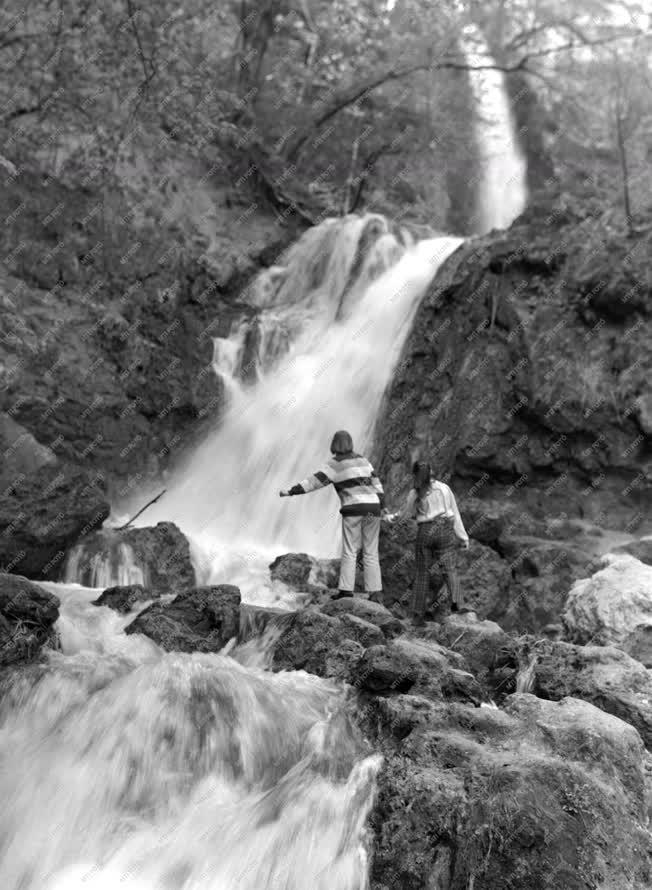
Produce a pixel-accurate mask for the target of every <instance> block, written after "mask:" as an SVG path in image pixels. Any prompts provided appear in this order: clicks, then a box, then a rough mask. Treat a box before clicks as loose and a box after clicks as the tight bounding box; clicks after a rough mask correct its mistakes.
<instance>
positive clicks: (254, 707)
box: [0, 79, 524, 890]
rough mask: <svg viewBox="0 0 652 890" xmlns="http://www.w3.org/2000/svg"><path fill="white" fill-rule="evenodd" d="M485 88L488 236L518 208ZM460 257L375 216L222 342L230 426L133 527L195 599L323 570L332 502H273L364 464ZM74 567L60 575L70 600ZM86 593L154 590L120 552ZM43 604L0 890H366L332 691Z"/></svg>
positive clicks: (26, 679) (240, 650)
mask: <svg viewBox="0 0 652 890" xmlns="http://www.w3.org/2000/svg"><path fill="white" fill-rule="evenodd" d="M492 83H493V86H492V87H491V89H493V92H491V89H490V90H489V92H488V93H486V96H488V101H489V102H490V104H491V102H494V100H495V102H497V103H498V106H495V103H494V108H493V110H494V111H495V110H496V107H497V108H498V113H497V114H496V115H495V116H494V117H493V118H491V114H490V117H489V118H488V119H487V123H486V127H485V129H484V130H482V131H481V134H480V135H481V138H482V139H483V140H484V144H485V148H486V158H487V163H486V166H485V169H484V172H483V176H484V180H483V182H484V184H483V191H482V199H481V206H482V207H483V208H484V211H483V212H484V216H483V218H482V228H483V229H485V230H486V229H488V228H491V227H492V226H494V225H506V224H507V223H509V222H510V221H511V219H512V218H513V217H514V216H515V215H516V213H518V212H519V210H520V209H521V207H522V203H523V199H524V187H523V181H522V180H523V177H522V173H523V170H522V167H521V166H519V164H520V160H519V158H518V153H517V152H516V149H515V142H514V138H513V134H512V133H511V122H510V120H509V113H508V109H507V104H506V102H505V97H504V95H503V94H502V86H501V84H500V82H499V81H497V80H495V79H494V80H493V81H492ZM485 92H486V91H485ZM492 96H493V99H492V98H491V97H492ZM501 103H502V104H501ZM491 111H492V108H489V109H488V112H489V113H491ZM490 118H491V119H490ZM482 126H485V124H484V123H483V125H482ZM492 134H493V135H492ZM494 137H495V139H496V140H497V139H502V140H503V145H506V146H507V149H505V150H504V151H497V150H495V148H496V147H495V145H494V147H493V148H492V147H491V145H490V143H491V140H492V139H494ZM460 243H461V239H459V238H449V237H441V238H433V239H429V240H425V241H421V242H419V243H417V244H414V243H413V242H412V239H411V238H410V237H409V235H408V234H407V232H406V231H404V230H401V229H398V228H397V227H396V226H392V225H390V224H389V223H388V222H387V221H386V220H385V219H383V218H382V217H380V216H378V215H374V214H368V215H366V216H363V217H356V216H349V217H345V218H343V219H337V220H336V219H332V220H326V221H325V222H323V223H321V224H320V225H319V226H316V227H314V228H313V229H311V230H310V231H308V232H306V234H305V235H304V236H303V237H302V238H301V239H300V240H299V241H298V242H297V243H296V244H295V245H294V246H293V247H292V248H290V250H289V251H288V252H287V254H286V255H285V256H284V257H283V258H281V260H280V261H279V264H278V265H277V266H275V267H273V268H272V269H269V270H267V271H266V272H265V273H263V274H262V275H261V276H259V278H258V279H257V280H256V281H255V282H254V284H253V286H252V287H251V289H250V292H249V294H248V301H249V303H250V308H251V312H250V313H247V315H246V316H243V317H242V318H241V319H238V320H237V321H236V323H235V324H234V327H233V330H232V332H231V334H230V336H229V337H226V338H221V339H220V338H218V339H216V340H215V353H214V368H215V372H216V374H218V375H219V376H220V377H221V379H222V381H223V383H224V386H225V391H226V394H227V397H228V402H229V404H228V408H227V410H226V412H225V413H224V416H223V417H222V418H221V419H220V422H219V426H217V427H216V429H215V430H214V431H213V432H212V433H211V434H210V435H209V436H208V437H207V438H206V441H205V442H204V443H203V444H202V445H201V446H200V447H199V448H197V449H196V450H195V451H194V452H193V453H192V454H191V455H190V456H189V458H187V460H186V461H185V463H184V464H183V465H181V466H178V467H176V468H175V472H174V474H173V477H172V478H171V479H170V480H169V481H168V482H167V489H168V490H167V492H166V494H165V495H164V496H163V497H162V498H161V499H160V500H159V501H158V502H157V503H156V504H155V505H154V506H152V507H151V508H150V509H148V510H146V511H145V513H143V515H142V516H141V518H140V519H139V520H138V524H140V525H152V524H154V523H156V522H157V521H160V520H172V521H174V522H176V523H177V524H178V525H179V526H180V527H181V528H182V530H183V531H185V532H186V533H187V535H188V537H189V539H190V542H191V550H192V554H193V559H194V563H195V566H196V569H197V575H198V580H199V581H200V582H206V581H229V582H231V583H235V584H239V585H240V587H241V588H242V590H243V594H244V596H245V598H246V599H247V600H248V601H249V602H251V601H255V602H275V603H276V604H278V605H281V606H283V605H285V606H287V605H288V603H287V602H286V601H283V600H282V598H281V600H280V602H279V596H280V594H279V592H278V591H277V590H272V589H270V587H269V584H270V582H269V578H268V572H267V564H268V563H269V562H270V561H271V559H272V558H273V557H274V556H275V555H277V554H278V553H280V552H283V551H284V550H306V551H308V552H311V553H313V554H315V555H325V556H328V555H332V554H334V553H335V552H336V549H337V539H338V531H339V530H338V514H337V508H338V506H339V504H338V501H337V498H336V495H335V494H334V492H333V491H332V490H330V489H326V490H323V491H320V492H318V493H315V494H312V495H308V496H306V497H302V498H289V499H287V500H284V501H281V500H279V498H278V491H279V489H280V488H284V487H286V486H289V485H291V484H293V483H295V482H298V481H299V480H300V479H301V478H303V477H305V476H306V475H307V474H309V473H310V472H312V471H313V470H315V469H317V468H318V466H319V465H320V463H321V462H322V461H323V460H324V459H325V458H326V457H327V455H328V446H329V442H330V438H331V435H332V433H333V432H334V431H335V430H336V429H340V428H346V429H348V430H350V431H351V433H352V434H353V437H354V441H355V445H356V448H357V449H358V450H360V451H367V450H368V449H369V447H370V446H371V443H372V438H373V435H374V424H375V422H376V417H377V414H378V409H379V406H380V404H381V400H382V397H383V392H384V390H385V388H386V386H387V384H388V382H389V380H390V378H391V375H392V372H393V370H394V368H395V365H396V362H397V361H398V358H399V355H400V352H401V349H402V346H403V343H404V341H405V337H406V336H407V333H408V331H409V329H410V326H411V324H412V321H413V318H414V314H415V312H416V309H417V307H418V305H419V302H420V300H421V299H422V297H423V296H424V294H425V293H426V291H427V289H428V286H429V285H430V283H431V282H432V279H433V278H434V276H435V273H436V271H437V269H438V268H439V266H440V265H441V263H442V262H443V261H444V260H445V259H446V257H448V256H449V255H450V254H451V253H452V252H453V251H454V250H455V249H456V247H457V246H458V245H459V244H460ZM114 519H115V517H114ZM116 524H120V523H119V522H117V523H116ZM108 537H110V536H108ZM108 537H107V539H108ZM82 556H83V549H79V550H76V551H74V552H73V553H72V554H71V556H70V559H69V562H68V565H67V577H68V578H69V579H70V580H74V579H75V578H76V577H77V572H78V569H79V565H80V563H79V560H80V559H81V558H82ZM76 561H77V562H76ZM93 578H94V583H97V584H98V585H101V586H107V585H110V584H116V583H134V582H138V581H145V582H146V581H147V578H146V567H142V566H138V565H136V564H135V561H134V557H133V553H131V552H129V551H128V550H126V549H121V548H120V547H119V546H118V548H117V549H116V550H115V552H113V551H112V552H111V553H110V554H109V553H108V552H107V554H98V555H97V559H96V561H95V563H94V564H93ZM48 586H49V587H50V589H52V590H53V591H54V592H56V594H57V595H58V596H59V597H60V598H61V601H62V609H61V617H60V619H59V622H58V630H59V633H60V638H61V643H62V651H61V652H52V653H50V655H49V663H48V665H47V668H46V669H45V670H43V671H41V670H37V671H35V672H32V671H27V672H24V673H22V674H19V675H16V676H15V677H13V679H11V680H10V681H8V682H7V683H5V687H4V690H2V691H3V693H4V694H3V697H2V698H1V699H0V751H1V752H2V755H1V756H2V759H1V761H0V800H1V801H2V807H1V808H0V890H118V888H123V887H124V888H126V890H366V888H367V887H368V879H367V871H368V867H367V858H366V857H367V853H366V843H365V840H366V838H365V831H366V829H365V824H366V820H367V816H368V813H369V809H370V807H371V805H372V802H373V795H374V789H375V776H376V773H377V771H378V769H379V767H380V759H379V758H378V757H377V756H367V755H368V752H366V751H365V750H364V745H363V744H362V742H361V740H360V739H359V738H358V737H357V735H356V733H355V732H354V730H353V729H352V727H351V724H350V722H349V720H348V719H347V702H346V698H345V692H344V691H343V690H342V689H341V688H339V687H337V686H336V685H334V684H330V683H327V682H325V681H323V680H320V679H318V678H316V677H312V676H309V675H307V674H305V673H303V672H288V673H277V674H273V673H271V672H269V671H267V670H265V668H266V667H267V662H268V652H267V650H266V649H265V646H264V645H263V643H262V642H260V641H257V640H256V639H248V640H247V641H246V642H241V643H240V644H238V645H235V644H234V642H233V641H232V643H231V644H230V646H229V649H228V655H227V654H226V652H223V653H221V654H219V655H203V654H201V655H200V654H194V655H184V654H179V653H172V654H166V653H164V652H162V651H161V650H160V649H159V648H158V647H157V646H156V645H155V644H154V643H153V642H151V641H149V640H147V639H145V638H144V637H141V636H139V635H133V636H127V635H125V634H124V633H123V629H124V627H125V625H126V623H127V622H128V621H130V620H131V618H132V617H133V616H118V615H117V614H115V613H113V612H111V611H110V610H108V609H106V608H98V607H95V606H93V605H91V601H92V599H94V598H95V597H96V596H97V594H98V592H99V590H97V589H88V588H82V587H79V586H77V585H70V584H68V585H48ZM247 608H248V607H244V610H243V617H244V618H245V620H244V622H243V626H245V627H246V628H248V632H247V635H248V636H252V635H255V630H256V619H255V614H254V613H253V612H247ZM249 631H250V632H251V633H249Z"/></svg>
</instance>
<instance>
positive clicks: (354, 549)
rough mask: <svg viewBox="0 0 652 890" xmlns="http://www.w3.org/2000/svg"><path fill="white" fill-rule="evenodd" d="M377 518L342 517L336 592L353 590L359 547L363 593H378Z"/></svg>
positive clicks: (380, 581)
mask: <svg viewBox="0 0 652 890" xmlns="http://www.w3.org/2000/svg"><path fill="white" fill-rule="evenodd" d="M379 532H380V516H342V562H341V563H340V590H351V591H352V590H354V589H355V563H356V557H357V554H358V550H359V549H360V547H362V564H363V566H364V589H365V590H366V591H367V593H372V592H374V591H377V590H382V587H383V582H382V580H381V577H380V563H379V562H378V534H379Z"/></svg>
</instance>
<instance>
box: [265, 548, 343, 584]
mask: <svg viewBox="0 0 652 890" xmlns="http://www.w3.org/2000/svg"><path fill="white" fill-rule="evenodd" d="M339 567H340V561H339V559H317V558H316V557H314V556H309V555H308V554H307V553H284V554H282V555H281V556H277V557H276V559H275V560H274V562H272V563H271V564H270V566H269V571H270V575H271V578H272V580H273V581H282V582H283V583H284V584H286V585H287V586H288V587H290V588H292V590H298V591H301V592H304V591H308V592H310V591H313V590H315V589H318V590H319V589H321V588H323V587H329V588H337V581H338V575H339Z"/></svg>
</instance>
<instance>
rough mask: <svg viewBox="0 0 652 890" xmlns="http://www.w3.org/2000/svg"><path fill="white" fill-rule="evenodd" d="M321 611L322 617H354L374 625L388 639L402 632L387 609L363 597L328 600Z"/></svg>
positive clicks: (401, 626) (398, 622)
mask: <svg viewBox="0 0 652 890" xmlns="http://www.w3.org/2000/svg"><path fill="white" fill-rule="evenodd" d="M321 611H322V612H323V613H324V615H339V616H342V615H345V614H347V615H354V616H355V617H356V618H361V619H362V620H363V621H368V622H370V623H371V624H375V625H376V627H378V628H380V630H381V631H382V632H383V634H384V635H385V636H386V637H388V638H391V637H394V636H396V635H397V634H400V633H402V632H403V625H402V624H401V622H400V621H399V620H398V619H397V618H396V617H395V616H394V615H392V613H391V612H390V611H389V609H386V608H385V606H382V605H380V603H374V602H372V601H371V600H368V599H364V598H363V597H358V596H351V597H349V596H345V597H342V598H341V599H337V600H332V599H328V600H326V601H325V602H324V603H323V604H322V606H321Z"/></svg>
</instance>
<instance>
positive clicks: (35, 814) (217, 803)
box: [0, 585, 380, 890]
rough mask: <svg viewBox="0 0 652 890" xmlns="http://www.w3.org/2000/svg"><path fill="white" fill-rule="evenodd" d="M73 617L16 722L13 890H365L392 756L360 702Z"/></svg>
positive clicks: (9, 708) (7, 830) (8, 725)
mask: <svg viewBox="0 0 652 890" xmlns="http://www.w3.org/2000/svg"><path fill="white" fill-rule="evenodd" d="M47 586H48V587H49V588H50V589H51V590H52V592H55V593H56V594H57V595H58V596H59V597H60V598H61V600H62V609H61V617H60V619H59V629H60V634H61V641H62V647H63V651H62V652H57V653H52V654H51V655H50V661H49V666H48V669H47V671H45V672H42V673H41V674H40V675H39V674H30V673H25V674H23V675H22V676H20V677H18V678H17V679H16V681H15V682H14V685H13V687H12V688H11V691H10V692H9V693H6V694H5V697H4V699H3V706H2V710H1V711H0V748H1V750H2V752H3V754H2V769H1V771H0V800H2V807H1V808H0V887H2V890H119V888H123V887H124V888H127V890H265V888H269V890H272V888H274V890H364V888H365V887H366V886H367V882H366V873H367V863H366V852H365V821H366V818H367V815H368V811H369V808H370V806H371V804H372V801H373V792H374V779H375V775H376V772H377V770H378V768H379V765H380V759H379V758H378V757H377V756H370V757H364V756H362V752H361V750H360V740H359V739H357V738H356V737H355V735H354V733H353V732H352V730H351V727H350V725H349V722H348V720H347V717H346V709H345V701H344V697H343V696H344V694H343V692H342V691H341V690H340V689H338V688H337V687H335V686H334V685H332V684H330V683H327V682H325V681H323V680H320V679H318V678H316V677H313V676H311V675H309V674H306V673H304V672H298V673H296V672H286V673H277V674H272V673H269V672H266V671H264V670H262V667H261V665H262V664H264V660H265V659H264V652H262V651H261V649H260V646H259V645H258V646H256V645H254V646H253V648H252V644H251V643H248V644H246V645H244V646H242V647H240V648H238V647H236V648H235V649H234V650H232V651H231V655H232V656H233V657H227V656H225V655H200V654H194V655H185V654H181V653H170V654H166V653H163V652H162V651H161V650H159V649H158V647H157V646H156V645H155V644H154V643H152V642H151V641H149V640H147V639H145V638H144V637H141V636H140V635H133V636H127V635H125V634H124V633H123V632H122V629H123V627H124V626H125V624H127V623H128V622H129V621H130V620H132V618H133V616H118V615H117V614H116V613H114V612H112V611H111V610H109V609H107V608H98V607H96V606H92V605H90V601H91V600H92V599H94V598H95V597H96V596H97V593H98V591H97V590H91V589H88V588H82V587H78V586H64V585H47Z"/></svg>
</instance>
